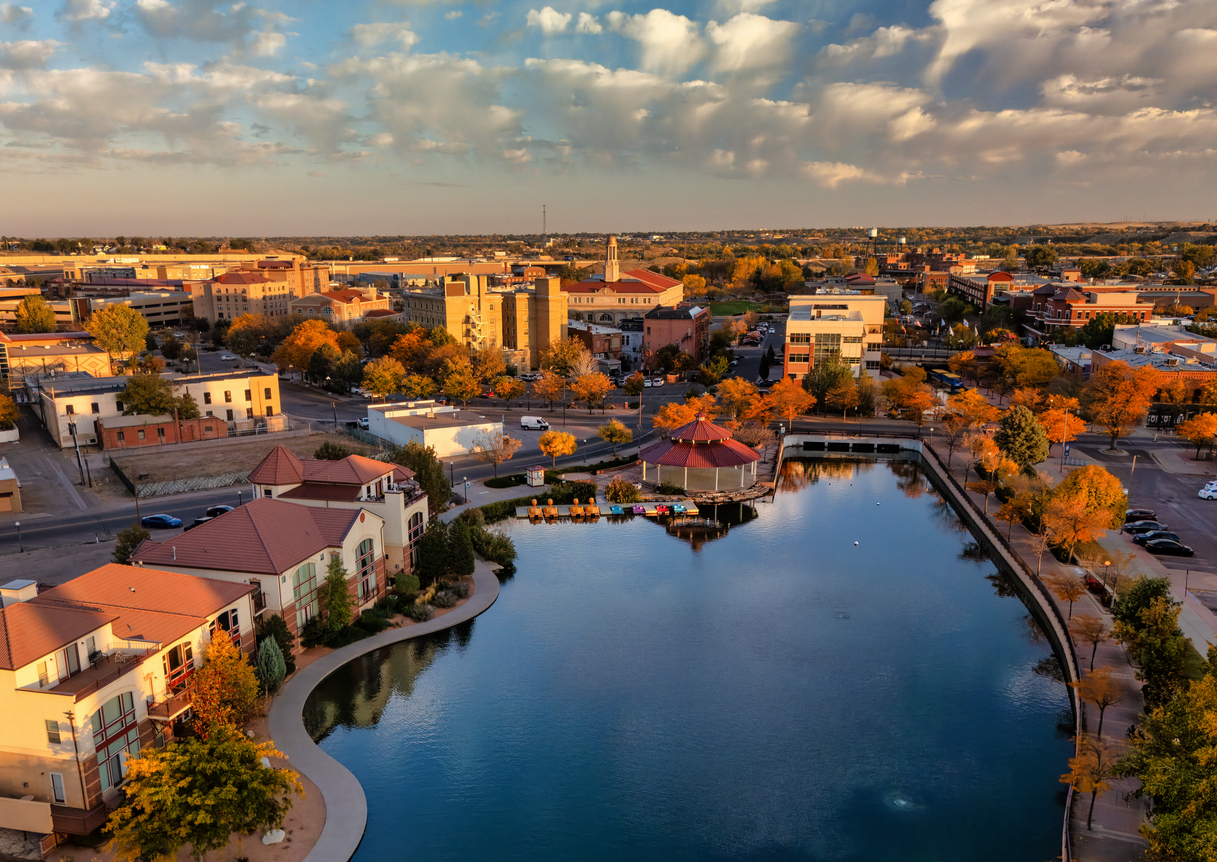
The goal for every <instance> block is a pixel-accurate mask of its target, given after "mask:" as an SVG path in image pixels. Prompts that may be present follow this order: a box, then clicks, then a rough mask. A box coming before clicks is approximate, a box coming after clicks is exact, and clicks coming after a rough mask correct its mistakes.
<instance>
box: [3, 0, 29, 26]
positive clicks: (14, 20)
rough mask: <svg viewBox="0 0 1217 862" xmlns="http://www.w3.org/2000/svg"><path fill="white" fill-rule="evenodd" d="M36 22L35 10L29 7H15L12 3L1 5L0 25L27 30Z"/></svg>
mask: <svg viewBox="0 0 1217 862" xmlns="http://www.w3.org/2000/svg"><path fill="white" fill-rule="evenodd" d="M33 20H34V10H33V9H31V8H30V7H29V6H15V5H13V4H12V3H2V4H0V24H5V25H7V26H9V27H16V28H17V29H18V30H25V29H27V28H28V27H29V26H30V22H31V21H33Z"/></svg>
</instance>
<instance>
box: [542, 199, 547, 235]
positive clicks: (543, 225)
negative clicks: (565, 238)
mask: <svg viewBox="0 0 1217 862" xmlns="http://www.w3.org/2000/svg"><path fill="white" fill-rule="evenodd" d="M541 233H542V235H544V236H549V224H548V222H547V221H546V215H545V204H541Z"/></svg>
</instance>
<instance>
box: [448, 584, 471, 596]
mask: <svg viewBox="0 0 1217 862" xmlns="http://www.w3.org/2000/svg"><path fill="white" fill-rule="evenodd" d="M452 592H453V594H454V595H455V596H456V597H457V598H458V599H467V598H469V585H468V584H466V583H460V584H453V585H452Z"/></svg>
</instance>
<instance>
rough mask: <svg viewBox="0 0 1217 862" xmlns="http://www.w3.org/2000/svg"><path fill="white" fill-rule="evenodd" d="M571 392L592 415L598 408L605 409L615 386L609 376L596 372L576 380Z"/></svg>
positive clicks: (583, 375)
mask: <svg viewBox="0 0 1217 862" xmlns="http://www.w3.org/2000/svg"><path fill="white" fill-rule="evenodd" d="M570 391H571V395H573V396H574V397H575V400H576V401H582V402H583V403H584V404H586V405H587V412H588V413H591V412H592V410H593V409H594V408H596V407H601V408H602V409H603V406H604V399H605V397H606V396H607V395H608V394H609V393H610V392H612V391H613V384H612V382H610V381H609V379H608V375H607V374H603V373H601V372H599V371H595V372H592V373H591V374H582V375H580V376H579V377H577V378H575V381H574V382H573V383H571V385H570Z"/></svg>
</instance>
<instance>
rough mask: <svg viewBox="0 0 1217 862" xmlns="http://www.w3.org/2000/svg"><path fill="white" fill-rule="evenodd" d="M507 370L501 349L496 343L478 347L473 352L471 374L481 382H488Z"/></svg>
mask: <svg viewBox="0 0 1217 862" xmlns="http://www.w3.org/2000/svg"><path fill="white" fill-rule="evenodd" d="M506 370H507V363H506V362H504V361H503V351H502V349H501V348H499V347H497V346H496V345H493V344H491V345H487V346H484V347H479V348H477V350H475V351H474V353H473V374H474V376H475V377H476V378H477V379H478V381H479V382H481V383H489V382H490V381H491V380H494V378H496V377H499V376H501V375H502V374H503V373H504V372H505V371H506Z"/></svg>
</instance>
